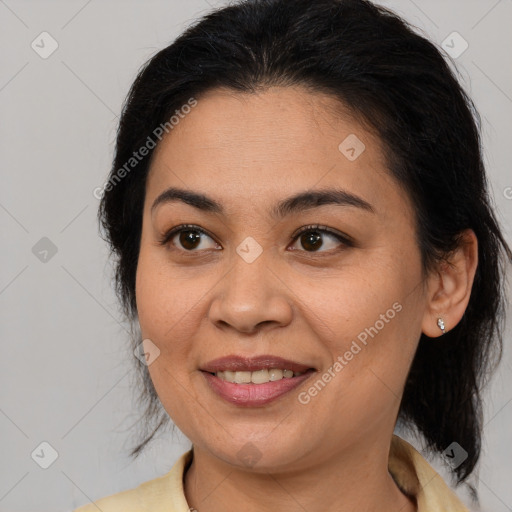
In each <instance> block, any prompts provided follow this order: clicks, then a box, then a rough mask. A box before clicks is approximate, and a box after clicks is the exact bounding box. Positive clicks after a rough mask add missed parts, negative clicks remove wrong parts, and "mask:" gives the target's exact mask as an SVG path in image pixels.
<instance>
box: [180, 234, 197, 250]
mask: <svg viewBox="0 0 512 512" xmlns="http://www.w3.org/2000/svg"><path fill="white" fill-rule="evenodd" d="M200 238H201V235H200V234H199V233H198V232H197V231H182V232H181V234H180V244H181V245H182V246H183V247H185V248H186V249H195V247H196V246H197V244H194V242H198V241H199V239H200Z"/></svg>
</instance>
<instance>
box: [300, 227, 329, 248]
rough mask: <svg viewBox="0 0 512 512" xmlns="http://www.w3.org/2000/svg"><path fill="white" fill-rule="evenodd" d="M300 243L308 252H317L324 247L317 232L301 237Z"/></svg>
mask: <svg viewBox="0 0 512 512" xmlns="http://www.w3.org/2000/svg"><path fill="white" fill-rule="evenodd" d="M300 241H301V244H302V247H304V249H306V251H316V250H317V249H320V247H322V245H323V241H322V236H321V235H320V234H319V233H318V232H316V231H310V232H308V233H305V234H303V235H301V237H300Z"/></svg>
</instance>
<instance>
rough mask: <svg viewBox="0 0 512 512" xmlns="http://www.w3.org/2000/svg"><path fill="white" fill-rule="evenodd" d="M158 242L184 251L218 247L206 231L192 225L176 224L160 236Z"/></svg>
mask: <svg viewBox="0 0 512 512" xmlns="http://www.w3.org/2000/svg"><path fill="white" fill-rule="evenodd" d="M208 243H209V245H208ZM160 244H161V245H164V246H168V247H169V248H172V249H177V250H181V251H184V252H199V250H203V249H219V248H220V246H219V245H218V244H217V243H216V242H215V240H213V238H212V237H211V236H210V235H209V234H208V233H207V232H206V231H204V230H203V229H201V228H199V227H196V226H194V225H181V226H176V227H175V228H173V229H171V230H170V231H168V232H167V233H166V234H165V235H164V236H163V237H162V239H161V240H160Z"/></svg>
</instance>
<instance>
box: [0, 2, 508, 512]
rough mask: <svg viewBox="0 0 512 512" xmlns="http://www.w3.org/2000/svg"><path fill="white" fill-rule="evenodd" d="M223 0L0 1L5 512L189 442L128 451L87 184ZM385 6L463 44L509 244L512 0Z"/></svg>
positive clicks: (168, 458)
mask: <svg viewBox="0 0 512 512" xmlns="http://www.w3.org/2000/svg"><path fill="white" fill-rule="evenodd" d="M222 3H223V2H214V1H213V0H209V1H208V2H206V1H205V0H187V1H186V2H179V1H176V0H166V1H145V2H142V1H139V2H134V1H125V0H123V1H99V0H90V1H74V0H73V1H66V2H64V1H37V2H36V1H35V0H34V1H20V0H17V1H15V0H5V1H3V0H0V43H1V47H2V65H1V69H0V109H1V111H0V112H1V124H0V141H1V142H0V144H1V147H0V150H1V162H2V163H1V169H2V180H3V186H2V188H1V192H0V229H1V233H2V240H3V241H4V244H3V250H2V253H1V265H0V308H1V316H2V327H1V339H2V353H3V358H2V359H1V360H0V375H1V381H0V433H1V434H0V435H1V437H0V438H1V443H2V446H1V454H0V455H1V456H0V464H1V471H0V510H1V511H16V512H19V511H29V510H38V511H40V512H46V511H50V510H51V511H58V510H63V511H64V510H72V509H74V508H75V507H77V506H79V505H81V504H84V503H87V502H89V501H90V500H93V499H98V498H100V497H102V496H107V495H110V494H113V493H115V492H119V491H121V490H123V489H128V488H132V487H135V486H136V485H138V484H139V483H141V482H143V481H146V480H149V479H151V478H154V477H156V476H160V475H162V474H164V473H165V472H167V471H168V470H169V469H170V467H171V466H172V464H173V463H174V461H175V460H176V459H177V457H178V456H179V455H180V454H181V453H183V451H185V449H187V448H188V444H187V441H186V439H185V438H184V436H182V435H180V434H174V435H173V434H171V433H170V432H167V433H164V435H162V436H161V439H160V440H159V441H158V442H157V443H155V444H154V445H153V447H152V448H150V449H148V450H147V452H146V454H145V455H144V456H143V457H141V458H140V459H139V460H138V461H136V462H133V463H130V459H129V458H128V456H127V455H126V451H127V448H128V446H129V442H130V426H131V425H132V424H133V423H135V421H136V420H137V417H138V411H137V410H136V408H135V406H134V402H133V394H132V391H131V387H132V386H133V382H134V379H133V372H132V358H133V355H132V354H131V353H130V350H129V348H128V343H127V339H128V334H127V332H126V330H125V329H126V326H125V325H124V324H123V323H122V322H121V316H120V314H119V309H118V306H117V303H116V300H115V297H114V294H113V292H112V288H111V284H110V267H109V264H108V263H107V256H108V254H107V250H106V247H105V245H104V243H103V242H102V240H101V239H100V238H99V237H98V233H97V225H96V217H95V215H96V209H97V205H98V201H97V199H96V198H95V197H94V196H93V190H94V189H95V187H98V186H101V185H102V183H103V182H104V180H105V177H106V175H107V172H108V169H109V166H110V162H111V158H112V154H113V142H114V138H115V130H116V126H117V121H118V114H119V112H120V110H121V104H122V101H123V99H124V97H125V94H126V93H127V91H128V88H129V86H130V84H131V83H132V81H133V79H134V77H135V74H136V71H137V70H138V68H139V67H140V66H141V65H142V63H143V62H144V61H145V60H146V59H147V58H148V57H150V56H151V55H152V54H154V53H155V52H156V51H157V50H159V49H161V48H163V47H164V46H166V45H167V44H169V43H170V42H171V41H172V39H173V38H174V37H176V36H177V35H178V34H179V33H180V32H181V31H182V30H183V29H184V28H185V27H186V26H187V24H188V23H189V22H191V21H192V20H194V19H195V18H196V17H197V16H199V15H201V14H203V13H205V12H206V11H208V10H209V9H211V7H212V6H215V5H221V4H222ZM381 3H383V4H384V5H387V6H389V7H391V8H393V9H395V10H397V11H398V12H399V13H401V14H402V15H404V16H405V17H406V19H408V20H409V21H411V22H412V23H414V24H415V25H416V26H417V27H419V28H420V29H421V30H423V31H424V32H425V34H427V35H428V36H429V37H430V38H431V39H432V40H434V41H435V42H436V43H438V44H439V45H441V44H442V42H443V41H444V40H445V39H446V38H447V36H448V35H449V34H451V33H452V32H453V31H457V32H458V33H460V34H461V35H462V37H463V38H464V39H465V40H466V41H467V42H468V44H469V47H468V49H467V50H466V51H465V52H464V53H463V54H462V55H460V56H459V57H457V58H456V59H455V62H456V64H457V67H458V68H459V70H460V72H461V80H463V82H464V84H465V87H466V88H467V90H468V91H469V92H470V94H471V95H472V97H473V98H474V100H475V102H476V104H477V106H478V108H479V110H480V112H481V114H482V116H483V135H484V144H485V157H486V162H487V165H488V170H489V176H490V181H491V186H492V190H493V194H494V197H495V202H496V207H497V209H498V211H499V218H500V220H501V222H502V224H503V226H504V229H505V231H506V234H507V237H508V240H509V241H511V240H512V189H511V188H508V187H512V174H511V172H510V162H511V160H512V158H511V156H512V155H511V151H512V145H511V143H510V134H511V133H512V126H511V113H512V66H511V65H510V64H511V52H512V31H511V30H510V22H511V21H512V1H511V0H500V1H495V0H478V1H474V0H473V1H468V0H457V1H455V0H450V1H446V0H444V1H440V0H437V1H429V2H421V3H420V2H419V0H416V1H415V2H414V1H412V0H389V1H386V2H381ZM43 31H47V32H49V33H50V34H51V36H52V37H53V38H54V39H55V40H56V41H57V42H58V45H59V46H58V49H57V50H56V51H55V52H54V53H53V54H52V55H50V56H49V57H48V58H46V59H43V58H41V57H40V55H39V54H38V53H36V51H34V50H33V49H32V47H31V43H32V41H34V40H35V41H36V43H37V42H38V41H39V45H40V46H42V44H43V43H41V42H40V41H41V38H38V36H39V34H40V33H41V32H43ZM453 45H454V47H455V49H457V48H461V46H460V42H457V41H455V42H454V43H453ZM44 46H45V51H46V50H48V49H49V48H50V41H49V39H46V40H45V43H44ZM39 51H42V49H40V50H39ZM43 237H47V238H48V239H49V240H51V243H52V244H54V246H55V248H56V249H57V252H56V254H52V250H51V249H52V248H51V246H50V245H49V243H48V241H42V242H39V241H40V239H41V238H43ZM38 242H39V245H36V244H37V243H38ZM41 244H42V245H41ZM34 246H36V249H34V250H33V247H34ZM44 250H48V251H49V252H48V253H44V252H42V251H44ZM34 252H35V253H36V254H34ZM41 258H42V259H43V260H44V259H46V261H41ZM510 316H511V315H510V313H509V318H510ZM509 326H510V320H509ZM510 340H511V335H510V327H509V329H508V331H507V348H506V352H505V356H504V360H503V364H502V366H501V368H500V371H499V372H498V374H497V375H496V378H495V379H494V381H493V385H492V388H491V390H490V392H489V393H488V395H487V399H486V409H487V410H486V419H485V421H486V424H487V425H486V430H485V433H486V434H485V440H484V455H483V458H482V462H481V465H480V473H479V480H477V481H476V483H477V486H478V488H479V491H480V494H481V498H482V503H483V507H482V508H483V510H489V511H490V510H492V511H494V512H503V511H506V510H512V486H511V485H510V483H511V482H512V463H511V462H510V461H511V460H512V433H511V431H512V429H511V425H512V356H511V350H510V345H511V342H510ZM43 441H46V442H48V443H50V444H51V446H53V447H54V448H55V450H56V451H57V452H58V458H57V460H56V461H55V462H54V463H53V464H52V465H51V466H50V467H49V468H48V469H42V468H41V467H39V465H37V464H36V463H35V462H34V460H33V459H32V458H31V453H32V452H33V451H34V449H36V448H37V447H38V446H39V445H40V443H41V442H43ZM39 452H40V449H39ZM46 453H49V452H48V450H47V451H46ZM439 467H440V469H442V467H441V466H439Z"/></svg>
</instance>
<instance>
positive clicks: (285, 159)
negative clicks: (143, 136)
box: [147, 87, 407, 209]
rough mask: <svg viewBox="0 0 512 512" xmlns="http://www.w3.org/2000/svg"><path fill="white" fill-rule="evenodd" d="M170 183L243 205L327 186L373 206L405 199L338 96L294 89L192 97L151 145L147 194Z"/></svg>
mask: <svg viewBox="0 0 512 512" xmlns="http://www.w3.org/2000/svg"><path fill="white" fill-rule="evenodd" d="M173 185H178V186H180V187H186V188H190V189H194V190H198V191H203V192H208V193H209V195H211V196H215V197H217V198H218V199H219V200H220V201H224V202H225V201H227V200H233V201H234V200H235V199H236V198H238V200H239V201H241V202H244V201H249V203H247V202H246V204H251V202H250V201H251V198H252V199H254V198H255V197H259V198H262V199H263V200H264V199H266V198H268V199H270V198H271V197H275V198H277V197H281V196H283V195H290V194H292V193H294V192H296V191H297V190H301V189H313V188H318V187H320V188H328V187H330V186H336V187H343V188H345V189H347V190H350V191H351V192H353V193H355V194H358V195H360V196H362V197H364V198H365V199H366V200H367V201H368V202H370V203H371V204H375V205H376V209H378V206H377V205H382V204H383V203H385V202H386V200H388V201H392V202H393V201H394V202H395V203H396V201H397V200H400V201H402V202H404V201H405V202H407V198H406V197H404V194H403V191H402V190H400V187H399V186H398V184H397V183H396V181H395V180H394V179H393V178H392V176H391V174H390V172H389V170H388V169H387V168H386V164H385V158H384V152H383V147H382V144H381V141H380V140H379V138H378V137H377V136H376V135H375V134H374V133H372V132H371V131H369V130H368V129H366V128H364V127H363V125H362V124H361V123H359V122H358V121H357V120H356V119H355V117H354V116H351V115H350V113H349V110H348V109H347V108H345V107H344V106H343V105H342V104H341V103H340V102H339V101H338V100H337V99H335V98H333V97H331V96H327V95H323V94H319V93H314V92H311V91H310V90H307V89H304V88H301V87H293V88H291V87H286V88H284V87H279V88H277V87H276V88H271V89H268V90H266V91H264V92H259V93H239V92H234V91H231V90H225V89H215V90H212V91H209V92H208V93H206V94H204V95H203V96H201V97H198V98H197V105H196V106H195V107H194V108H193V109H192V110H191V111H190V112H189V113H188V114H186V115H182V117H181V118H180V120H179V123H177V124H176V125H175V126H174V128H173V129H172V131H170V132H169V134H167V135H166V136H165V137H164V138H163V140H162V142H160V144H159V145H158V146H157V148H156V149H155V154H154V155H153V159H152V164H151V169H150V173H149V176H148V186H147V195H149V196H155V195H156V194H157V193H159V192H161V190H163V189H164V188H166V187H169V186H173Z"/></svg>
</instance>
